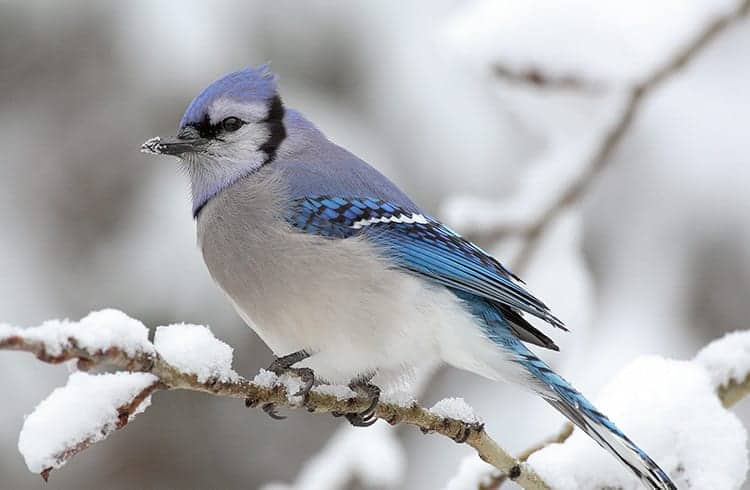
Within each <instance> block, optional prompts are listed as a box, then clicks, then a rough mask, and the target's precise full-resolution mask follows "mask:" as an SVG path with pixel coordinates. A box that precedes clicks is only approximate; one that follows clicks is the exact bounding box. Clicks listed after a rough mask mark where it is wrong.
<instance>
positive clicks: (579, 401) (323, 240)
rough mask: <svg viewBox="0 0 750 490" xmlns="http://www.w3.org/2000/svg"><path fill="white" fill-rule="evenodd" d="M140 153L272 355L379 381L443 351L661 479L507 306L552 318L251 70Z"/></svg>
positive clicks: (337, 378)
mask: <svg viewBox="0 0 750 490" xmlns="http://www.w3.org/2000/svg"><path fill="white" fill-rule="evenodd" d="M144 148H145V149H146V150H148V151H152V152H155V153H163V154H172V155H176V156H178V157H180V159H181V160H182V163H183V165H184V167H185V168H186V170H187V171H188V173H189V176H190V179H191V187H192V194H193V212H194V215H195V217H196V221H197V227H198V244H199V246H200V248H201V251H202V253H203V256H204V259H205V261H206V264H207V266H208V268H209V271H210V272H211V275H212V277H213V278H214V280H215V281H216V282H217V283H218V284H219V286H220V287H221V288H222V289H223V290H224V292H225V293H226V294H227V296H228V297H229V298H230V299H231V301H232V302H233V303H234V305H235V307H236V309H237V311H238V312H239V314H240V315H241V316H242V317H243V319H244V320H245V321H246V322H247V323H248V324H249V325H250V326H251V327H252V328H253V329H254V330H255V331H256V332H257V333H258V335H259V336H260V337H261V338H262V339H263V341H264V342H266V343H267V344H268V345H269V347H270V348H271V349H272V350H273V351H274V353H275V354H276V355H278V356H283V355H286V354H290V353H292V352H296V351H301V350H304V351H306V352H308V353H310V354H311V356H310V357H309V358H307V359H305V360H303V361H302V362H300V363H299V364H298V365H297V366H300V367H310V368H312V369H313V370H314V372H315V374H316V376H317V377H318V378H319V379H322V380H327V381H330V382H335V383H346V382H348V381H350V380H353V379H357V378H362V377H369V376H372V375H374V376H375V377H374V379H373V382H375V383H376V384H387V383H390V382H392V381H394V380H398V379H399V378H401V377H403V376H404V373H407V372H408V371H410V369H412V368H414V367H417V366H418V365H420V364H423V363H429V362H440V361H442V362H446V363H448V364H451V365H454V366H456V367H458V368H461V369H466V370H469V371H472V372H475V373H477V374H480V375H482V376H485V377H488V378H490V379H507V380H510V381H514V382H517V383H520V384H522V385H523V386H526V387H528V388H530V389H532V390H533V391H535V392H537V393H539V394H540V395H541V396H542V397H544V399H546V400H547V401H548V402H549V403H550V404H551V405H553V406H554V407H555V408H557V409H558V410H559V411H560V412H562V413H563V415H565V416H566V417H568V418H569V419H570V420H571V421H572V422H573V423H575V424H576V425H577V426H578V427H580V428H581V429H582V430H584V431H585V432H586V433H587V434H589V435H590V436H591V437H592V438H593V439H594V440H596V442H598V443H599V444H600V445H602V446H603V447H604V448H605V449H607V450H609V451H610V452H611V453H612V454H613V455H614V456H615V457H617V458H618V459H619V460H620V461H621V462H622V463H623V464H625V465H626V466H627V467H628V468H629V469H630V470H631V471H632V472H633V473H635V474H636V475H637V476H638V477H639V478H640V479H641V481H642V482H643V483H644V484H645V485H646V486H647V487H649V488H653V489H672V488H676V487H675V486H674V484H673V483H672V482H671V480H670V479H669V477H668V476H667V475H666V474H665V473H664V472H663V471H662V470H661V469H660V468H659V467H658V465H657V464H656V463H655V462H654V461H652V460H651V459H650V458H649V457H648V456H647V455H646V454H645V453H644V452H643V451H642V450H640V449H639V448H638V447H637V446H636V445H635V444H634V443H633V442H632V441H630V440H629V439H628V438H627V437H626V436H625V435H624V434H623V433H622V432H620V431H619V430H618V429H617V427H615V426H614V424H613V423H612V422H611V421H609V419H607V417H606V416H604V415H603V414H601V413H600V412H598V411H597V410H596V408H594V406H593V405H592V404H591V403H590V402H588V401H587V400H586V399H585V398H584V397H583V395H581V394H580V393H579V392H577V391H576V390H575V389H573V388H572V387H571V386H570V384H568V383H567V382H566V381H565V380H564V379H563V378H561V377H560V376H558V375H557V374H555V373H554V372H553V371H552V370H551V369H550V368H549V367H548V366H547V365H546V364H545V363H544V362H543V361H541V360H540V359H539V358H537V357H536V356H535V355H534V354H533V353H532V352H531V351H530V350H529V349H528V348H527V347H526V346H525V345H524V342H527V343H531V344H535V345H538V346H542V347H546V348H551V349H555V350H556V349H557V346H556V345H555V344H554V342H553V341H552V340H551V339H550V338H548V337H547V336H546V335H545V334H543V333H542V332H540V331H539V330H538V329H536V328H534V327H533V326H531V325H530V324H529V323H528V322H527V321H526V320H524V318H523V314H530V315H532V316H535V317H538V318H541V319H543V320H545V321H547V322H548V323H550V324H551V325H553V326H556V327H561V328H562V327H563V325H562V323H561V322H560V320H558V319H557V318H556V317H554V316H553V315H552V313H551V312H550V311H549V309H548V308H547V306H545V305H544V304H543V303H542V302H541V301H539V300H538V299H536V298H535V297H534V296H533V295H531V294H530V293H529V292H528V291H527V290H526V289H525V288H524V287H523V285H522V283H521V282H520V281H519V280H518V279H517V278H516V277H515V276H514V275H513V274H512V273H511V272H510V271H509V270H507V269H506V268H505V267H503V266H502V265H501V264H500V263H499V262H498V261H497V260H495V259H494V258H492V257H491V256H489V255H488V254H487V253H485V252H484V251H483V250H481V249H480V248H479V247H477V246H475V245H474V244H472V243H470V242H468V241H466V240H464V239H463V238H461V237H460V236H459V235H458V234H457V233H455V232H454V231H452V230H451V229H449V228H448V227H446V226H445V225H443V224H441V223H440V222H439V221H438V220H436V219H435V218H433V217H430V216H429V215H427V214H426V213H424V212H423V211H422V210H420V209H419V207H418V206H417V205H415V204H414V203H413V202H412V201H411V200H410V199H409V198H408V197H407V196H406V195H405V194H404V193H403V192H401V191H400V190H399V189H398V188H397V187H396V186H395V185H394V184H392V183H391V182H390V181H389V180H388V179H386V178H385V177H384V176H382V175H381V174H380V173H378V172H377V171H376V170H375V169H373V168H372V167H370V166H369V165H368V164H366V163H365V162H363V161H362V160H360V159H359V158H357V157H356V156H354V155H352V154H351V153H349V152H348V151H346V150H345V149H343V148H341V147H339V146H337V145H335V144H334V143H332V142H331V141H329V140H328V139H327V138H326V137H325V136H324V135H323V134H322V133H321V132H320V131H318V130H317V129H316V128H315V127H314V126H313V125H312V124H311V123H310V122H308V121H307V120H306V119H305V118H304V117H303V116H301V115H300V114H299V113H298V112H296V111H294V110H291V109H286V108H284V107H283V104H282V103H281V99H280V97H279V95H278V93H277V88H276V80H275V78H274V77H273V76H272V75H271V74H270V73H269V72H268V70H267V69H266V67H260V68H248V69H245V70H241V71H238V72H234V73H231V74H229V75H226V76H225V77H223V78H222V79H220V80H218V81H216V82H214V83H213V84H211V85H210V86H209V87H208V88H206V89H205V90H204V91H203V92H202V93H201V94H200V95H198V97H196V99H195V100H194V101H193V102H192V103H191V104H190V106H189V107H188V109H187V111H186V113H185V115H184V116H183V119H182V121H181V123H180V130H179V133H178V136H177V138H172V139H165V140H161V139H154V140H150V141H149V142H147V143H146V144H145V145H144Z"/></svg>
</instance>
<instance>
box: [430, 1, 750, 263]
mask: <svg viewBox="0 0 750 490" xmlns="http://www.w3.org/2000/svg"><path fill="white" fill-rule="evenodd" d="M488 6H489V7H491V8H493V9H494V7H492V6H491V5H488ZM530 8H533V7H530ZM707 9H708V11H707V12H703V13H701V12H695V13H694V14H695V16H696V17H698V16H699V15H701V14H705V15H706V18H705V19H700V18H696V19H691V22H686V25H687V26H689V29H686V30H685V32H684V33H681V35H680V36H675V39H674V40H673V41H674V42H673V45H670V46H667V47H665V49H664V50H663V54H662V57H658V58H654V59H653V60H651V61H652V63H645V64H646V65H650V66H652V69H651V71H650V72H644V73H639V74H638V76H634V77H632V79H631V80H629V81H628V82H627V83H625V84H624V85H623V84H622V83H620V84H613V85H614V88H613V90H612V92H613V93H615V94H619V93H621V94H622V97H616V98H618V99H622V103H618V104H616V106H617V107H616V108H615V109H613V110H612V116H611V117H609V118H606V120H605V121H604V122H603V123H602V127H601V128H600V130H598V131H597V129H596V128H590V130H589V133H592V132H593V133H599V134H600V135H601V137H600V139H599V140H598V141H597V142H594V143H593V144H581V145H578V146H580V148H581V151H582V152H583V154H582V155H580V159H581V161H580V162H574V163H573V164H572V165H569V167H570V168H572V169H576V171H575V172H569V171H568V172H564V175H560V176H559V177H560V179H559V182H557V183H556V184H555V185H548V186H545V191H544V199H543V201H542V202H539V198H538V196H539V192H538V191H537V185H538V182H537V179H534V178H526V179H523V183H522V186H521V189H520V191H519V193H518V196H517V200H518V201H519V202H517V203H515V204H513V203H510V204H509V203H494V204H492V205H488V204H489V203H486V202H477V200H476V199H475V198H464V197H456V198H453V199H451V200H450V201H449V202H448V203H446V204H445V207H444V209H445V214H446V215H448V217H449V220H450V221H451V222H453V223H454V224H455V225H456V226H457V227H458V228H459V229H461V230H462V231H463V232H464V234H465V235H466V236H467V237H469V238H470V239H472V240H475V241H478V242H481V243H485V244H486V243H494V242H497V241H498V240H501V239H504V238H508V237H520V238H521V240H522V244H521V247H520V250H519V251H518V253H517V254H516V257H515V260H514V261H513V264H512V265H513V268H514V269H515V270H516V271H522V270H523V269H525V268H526V266H527V265H528V262H529V260H530V258H531V257H532V256H533V255H534V252H535V251H536V249H537V247H538V245H539V241H540V239H541V237H542V235H543V232H544V230H546V229H547V228H548V227H549V225H550V223H551V222H552V221H554V220H555V219H557V218H558V217H559V216H560V214H561V213H562V212H563V211H565V210H566V209H568V208H569V207H570V206H572V205H574V204H576V203H578V202H579V201H580V200H581V199H582V197H583V196H584V195H585V194H586V191H587V190H588V189H589V188H590V187H591V185H592V183H593V182H594V181H595V180H596V178H597V177H598V176H599V175H600V174H601V173H602V171H603V170H604V169H605V168H606V167H607V165H608V164H609V162H610V161H611V160H610V157H611V155H612V153H613V151H614V150H615V149H616V148H617V146H618V144H619V143H620V141H621V140H622V139H623V136H624V135H625V134H626V133H627V131H628V129H629V128H630V127H631V125H632V122H633V120H634V119H635V117H636V115H637V114H638V112H639V111H640V110H641V108H642V106H643V101H644V100H645V99H646V98H647V97H648V96H649V95H650V94H651V93H652V92H653V91H654V90H656V89H657V88H659V87H660V86H661V85H662V84H663V82H665V81H666V80H668V79H669V78H670V77H672V76H673V75H675V74H677V73H678V72H680V70H682V68H683V67H684V66H686V65H687V64H688V63H689V62H690V61H691V60H693V59H694V58H695V57H696V56H697V55H698V54H699V53H700V52H701V51H702V50H703V48H705V47H706V46H707V45H708V44H709V43H710V42H711V41H712V40H713V39H715V38H716V37H717V36H718V35H719V34H720V33H721V32H723V31H724V30H725V29H726V28H727V27H728V26H730V25H731V24H733V23H734V22H736V21H738V20H739V19H741V18H743V17H745V16H746V15H747V14H748V11H750V0H741V1H737V2H736V5H735V7H734V8H733V9H728V10H726V11H721V9H718V11H717V10H716V9H713V8H708V7H707ZM486 14H487V13H483V14H482V15H486ZM477 15H479V13H477ZM503 15H505V14H503ZM474 20H475V21H476V19H474ZM701 20H702V22H703V27H700V25H701V24H700V22H701ZM485 22H487V21H485ZM696 24H697V26H696V27H693V26H694V25H696ZM497 25H500V24H497ZM497 30H499V31H502V30H504V29H497ZM531 32H533V30H532V31H531ZM683 38H684V40H683ZM680 41H682V44H681V45H680V44H679V43H680ZM517 45H518V44H517V43H516V42H515V41H514V42H513V46H514V47H515V46H517ZM547 47H549V45H547ZM648 49H649V50H652V51H658V50H653V49H652V46H649V47H648ZM514 56H517V55H514ZM491 64H492V66H493V71H494V73H495V74H496V75H498V76H499V77H501V78H503V79H505V80H510V81H512V82H514V83H525V84H528V85H530V86H535V87H539V88H549V89H560V88H564V89H580V90H584V91H590V92H601V91H602V90H599V89H600V88H602V87H601V85H602V84H601V82H600V81H599V80H597V79H596V78H595V79H594V80H589V79H587V78H586V75H584V74H576V75H561V74H559V70H557V71H556V70H554V69H552V70H551V71H547V70H545V68H544V67H543V66H538V67H532V68H529V67H525V68H519V65H520V66H523V65H522V64H521V63H520V62H516V63H512V64H510V65H506V64H503V62H502V61H498V60H494V61H492V62H491ZM593 88H596V89H597V90H593ZM563 156H565V155H563ZM557 159H558V160H559V159H560V158H559V155H558V158H557ZM545 160H546V159H545ZM529 172H532V173H533V169H532V170H530V171H529ZM525 187H528V188H525ZM482 208H484V209H485V211H481V209H482ZM509 209H510V210H519V211H518V213H517V215H512V214H513V213H509V211H508V210H509ZM480 211H481V212H480Z"/></svg>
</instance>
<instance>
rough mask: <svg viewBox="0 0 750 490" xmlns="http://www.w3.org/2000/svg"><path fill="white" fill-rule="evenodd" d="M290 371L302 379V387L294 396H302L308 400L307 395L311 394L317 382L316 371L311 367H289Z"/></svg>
mask: <svg viewBox="0 0 750 490" xmlns="http://www.w3.org/2000/svg"><path fill="white" fill-rule="evenodd" d="M288 371H290V372H293V373H294V374H296V375H297V376H299V378H300V379H301V380H302V383H303V384H302V387H301V388H300V389H299V390H298V391H297V393H295V394H294V396H301V397H304V398H305V401H307V397H308V396H309V395H310V390H312V387H313V385H314V384H315V373H313V370H312V369H310V368H288Z"/></svg>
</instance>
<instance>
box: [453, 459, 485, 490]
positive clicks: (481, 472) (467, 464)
mask: <svg viewBox="0 0 750 490" xmlns="http://www.w3.org/2000/svg"><path fill="white" fill-rule="evenodd" d="M496 472H498V470H497V468H495V467H494V466H492V465H491V464H489V463H485V462H484V461H482V460H481V459H479V456H477V455H476V454H471V455H469V456H466V457H465V458H464V459H462V460H461V464H460V465H459V467H458V473H457V474H456V475H455V476H454V477H453V478H451V479H450V480H449V481H448V483H447V484H446V485H445V490H477V489H478V488H484V487H486V486H487V485H489V483H490V475H492V473H496Z"/></svg>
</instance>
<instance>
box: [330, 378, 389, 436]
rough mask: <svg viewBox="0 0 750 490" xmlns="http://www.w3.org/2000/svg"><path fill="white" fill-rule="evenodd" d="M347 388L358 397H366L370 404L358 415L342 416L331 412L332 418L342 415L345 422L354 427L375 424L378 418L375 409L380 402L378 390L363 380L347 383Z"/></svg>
mask: <svg viewBox="0 0 750 490" xmlns="http://www.w3.org/2000/svg"><path fill="white" fill-rule="evenodd" d="M349 388H351V389H352V390H354V391H355V392H357V393H358V394H360V395H364V396H366V397H367V398H368V399H369V400H370V404H369V405H368V406H367V408H365V409H364V410H362V411H361V412H359V413H347V414H343V413H340V412H333V416H334V417H341V416H342V415H344V416H345V417H346V420H348V421H349V423H350V424H352V425H353V426H354V427H369V426H371V425H372V424H374V423H375V422H377V420H378V418H377V417H375V409H376V408H377V406H378V401H379V400H380V388H378V387H377V386H375V385H373V384H370V383H368V382H367V381H363V380H357V381H353V382H351V383H349Z"/></svg>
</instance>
